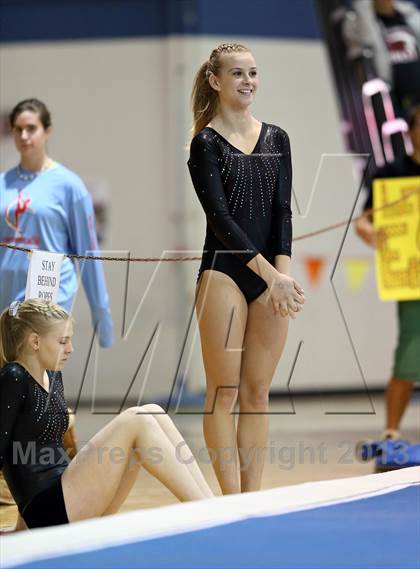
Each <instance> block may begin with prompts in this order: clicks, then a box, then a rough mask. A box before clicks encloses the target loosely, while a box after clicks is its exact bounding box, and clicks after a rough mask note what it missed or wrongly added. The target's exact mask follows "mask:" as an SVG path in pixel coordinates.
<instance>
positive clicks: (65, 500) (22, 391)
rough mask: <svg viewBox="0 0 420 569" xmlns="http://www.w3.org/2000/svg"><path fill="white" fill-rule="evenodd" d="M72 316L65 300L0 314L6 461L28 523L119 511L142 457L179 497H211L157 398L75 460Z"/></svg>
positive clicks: (1, 444)
mask: <svg viewBox="0 0 420 569" xmlns="http://www.w3.org/2000/svg"><path fill="white" fill-rule="evenodd" d="M72 336H73V322H72V319H71V317H70V316H69V315H68V313H67V312H66V311H65V310H63V309H62V308H60V307H59V306H57V305H55V304H52V303H50V302H46V301H41V300H26V301H24V302H22V303H19V302H14V303H12V304H11V305H10V307H9V308H7V309H6V310H5V311H4V312H3V313H2V315H1V319H0V468H2V469H3V472H4V476H5V478H6V480H7V483H8V485H9V487H10V490H11V492H12V494H13V497H14V499H15V500H16V503H17V505H18V508H19V512H20V514H21V516H22V518H23V519H24V521H25V523H26V525H27V527H28V528H36V527H44V526H52V525H59V524H65V523H69V522H74V521H78V520H84V519H88V518H94V517H97V516H104V515H108V514H113V513H115V512H117V511H118V510H119V508H120V507H121V505H122V504H123V502H124V500H125V499H126V498H127V495H128V493H129V492H130V490H131V488H132V486H133V484H134V482H135V480H136V477H137V474H138V472H139V469H140V468H141V466H143V467H144V468H145V469H146V470H147V471H148V472H149V473H150V474H152V475H153V476H155V477H156V478H157V479H158V480H160V481H161V482H162V483H163V484H164V486H166V487H167V488H168V489H169V490H170V491H171V492H172V493H173V494H174V495H175V496H176V497H177V498H178V499H179V500H181V501H188V500H199V499H202V498H207V497H210V496H212V492H211V490H210V488H209V486H208V484H207V482H206V480H205V478H204V476H203V475H202V473H201V471H200V469H199V467H198V465H197V463H196V462H195V460H194V458H193V456H192V453H191V451H190V450H189V449H188V447H187V445H186V444H185V441H184V440H183V438H182V436H181V435H180V433H179V432H178V430H177V429H176V427H175V425H174V424H173V423H172V421H171V419H170V418H169V417H168V415H167V414H166V413H165V412H164V411H163V410H162V409H161V408H160V407H159V406H157V405H144V406H142V407H132V408H130V409H127V410H126V411H124V412H123V413H121V414H120V415H119V416H117V417H116V418H114V419H113V420H112V421H111V422H110V423H109V424H108V425H106V426H105V427H104V428H103V429H102V430H100V431H99V432H98V433H97V434H96V435H95V436H94V437H93V438H92V439H91V440H90V441H89V442H88V443H87V444H86V445H85V446H84V447H83V448H82V449H81V450H80V451H79V452H78V453H77V455H76V456H75V457H74V458H73V460H71V461H70V459H69V457H68V455H67V454H66V451H65V448H64V446H63V435H64V433H65V431H66V429H67V426H68V422H69V417H68V411H67V404H66V401H65V398H64V391H63V383H62V376H61V370H62V369H63V367H64V365H65V362H66V360H67V359H68V358H69V356H70V355H71V353H72V352H73V346H72Z"/></svg>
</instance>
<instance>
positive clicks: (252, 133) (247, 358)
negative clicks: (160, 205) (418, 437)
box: [188, 44, 305, 494]
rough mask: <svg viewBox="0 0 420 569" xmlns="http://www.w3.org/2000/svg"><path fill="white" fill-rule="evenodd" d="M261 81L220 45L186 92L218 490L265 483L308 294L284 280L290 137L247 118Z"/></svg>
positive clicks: (248, 57) (208, 419) (208, 430)
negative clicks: (200, 214)
mask: <svg viewBox="0 0 420 569" xmlns="http://www.w3.org/2000/svg"><path fill="white" fill-rule="evenodd" d="M257 87H258V73H257V67H256V63H255V60H254V57H253V55H252V53H251V52H250V50H249V49H248V48H246V47H245V46H243V45H240V44H222V45H220V46H219V47H217V48H216V49H214V50H213V51H212V53H211V55H210V58H209V60H208V61H206V62H205V63H204V64H203V65H202V66H201V67H200V69H199V71H198V73H197V75H196V78H195V83H194V88H193V97H192V99H193V114H194V127H193V139H192V142H191V149H190V158H189V161H188V167H189V170H190V174H191V178H192V181H193V184H194V188H195V191H196V194H197V196H198V198H199V200H200V203H201V205H202V207H203V210H204V213H205V215H206V219H207V230H206V241H205V244H204V251H203V259H202V263H201V267H200V271H199V279H198V285H197V295H196V300H197V303H196V308H197V316H198V322H199V327H200V337H201V348H202V354H203V361H204V367H205V372H206V381H207V393H206V402H205V412H204V435H205V439H206V443H207V447H208V448H209V452H210V453H211V456H212V457H213V467H214V469H215V472H216V476H217V478H218V481H219V484H220V486H221V488H222V491H223V493H225V494H227V493H236V492H240V491H242V492H249V491H254V490H258V489H259V488H260V486H261V478H262V472H263V466H264V460H263V458H264V452H265V448H266V445H267V436H268V415H267V413H268V399H269V397H268V395H269V389H270V384H271V382H272V379H273V375H274V372H275V370H276V367H277V364H278V362H279V359H280V356H281V354H282V352H283V348H284V345H285V342H286V336H287V328H288V320H289V316H291V317H294V316H295V315H296V313H297V312H299V310H300V308H301V306H302V304H303V302H304V300H305V298H304V293H303V290H302V287H301V286H300V285H299V284H298V283H297V282H296V281H295V280H294V279H293V278H292V277H291V276H290V256H291V243H292V220H291V217H292V215H291V204H290V202H291V187H292V165H291V154H290V142H289V137H288V135H287V133H286V132H285V131H284V130H283V129H281V128H280V127H278V126H274V125H270V124H266V123H263V122H260V121H258V120H257V119H255V118H254V117H253V116H252V115H251V114H250V110H249V109H250V105H251V103H252V102H253V100H254V97H255V92H256V90H257ZM237 400H239V418H238V426H237V427H236V424H235V415H234V413H233V412H232V410H233V408H234V406H235V404H236V401H237ZM225 451H226V452H227V453H228V456H227V457H226V454H225Z"/></svg>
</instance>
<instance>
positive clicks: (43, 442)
mask: <svg viewBox="0 0 420 569" xmlns="http://www.w3.org/2000/svg"><path fill="white" fill-rule="evenodd" d="M48 375H49V379H50V388H49V392H47V391H46V390H45V389H44V388H43V387H42V386H41V385H40V384H39V383H38V382H37V381H36V380H35V379H34V378H33V377H32V376H31V375H30V374H29V372H28V371H26V370H25V369H24V368H23V367H22V366H21V365H20V364H18V363H15V362H13V363H10V364H7V365H5V366H4V367H3V368H2V369H1V370H0V469H2V470H3V473H4V477H5V479H6V482H7V484H8V486H9V488H10V491H11V492H12V495H13V497H14V499H15V500H16V503H17V505H18V508H19V511H20V512H21V514H23V515H24V512H25V508H26V507H27V506H28V505H29V504H30V502H31V501H32V500H33V499H34V498H35V497H36V496H37V495H38V494H40V493H41V492H43V491H44V490H46V489H47V488H49V487H50V486H51V485H53V484H55V483H56V481H57V480H58V479H59V478H60V477H61V475H62V474H63V472H64V470H65V469H66V468H67V466H68V464H69V462H70V461H69V458H68V456H67V453H66V450H65V447H64V444H63V437H64V433H65V432H66V430H67V427H68V412H67V405H66V402H65V399H64V390H63V382H62V378H61V373H60V372H56V373H53V372H48Z"/></svg>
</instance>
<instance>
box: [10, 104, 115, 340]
mask: <svg viewBox="0 0 420 569" xmlns="http://www.w3.org/2000/svg"><path fill="white" fill-rule="evenodd" d="M10 127H11V129H12V133H13V136H14V141H15V144H16V148H17V150H18V152H19V154H20V162H19V164H18V165H17V166H16V167H15V168H12V169H11V170H9V171H7V172H4V173H3V174H1V175H0V242H1V243H7V244H11V245H18V246H21V247H25V248H29V249H41V250H44V251H51V252H58V253H73V254H78V255H85V254H87V253H92V252H93V253H94V254H97V251H98V242H97V237H96V230H95V216H94V212H93V206H92V199H91V196H90V194H89V193H88V191H87V190H86V187H85V186H84V184H83V182H82V180H81V179H80V178H79V177H78V176H77V175H76V174H75V173H73V172H72V171H70V170H68V169H67V168H66V167H65V166H63V165H62V164H59V163H57V162H55V161H54V160H52V159H51V158H50V157H49V156H48V154H47V141H48V138H49V136H50V133H51V116H50V113H49V111H48V109H47V107H46V106H45V104H44V103H42V102H41V101H39V100H37V99H26V100H24V101H22V102H20V103H18V104H17V105H16V106H15V108H14V109H13V111H12V112H11V114H10ZM28 264H29V259H28V255H27V254H25V253H22V252H20V251H15V250H11V249H7V248H5V247H0V311H1V310H3V309H4V308H5V307H6V306H8V305H9V304H10V302H11V301H13V300H23V299H24V297H25V288H26V277H27V272H28ZM79 269H80V271H81V278H82V282H83V286H84V289H85V291H86V295H87V298H88V301H89V305H90V309H91V313H92V321H93V325H94V326H95V327H96V328H97V332H98V335H99V342H100V345H101V346H102V347H109V346H111V345H112V342H113V325H112V318H111V313H110V309H109V299H108V292H107V289H106V284H105V277H104V272H103V267H102V264H101V263H100V262H98V261H82V262H80V263H79ZM77 286H78V275H77V269H76V265H75V262H74V261H73V260H71V259H69V258H68V257H66V258H65V259H64V261H63V265H62V270H61V282H60V291H59V296H58V304H60V305H61V306H62V307H63V308H65V309H66V310H67V311H70V310H71V308H72V304H73V300H74V296H75V294H76V291H77Z"/></svg>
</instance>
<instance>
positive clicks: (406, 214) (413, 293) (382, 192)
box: [373, 177, 420, 300]
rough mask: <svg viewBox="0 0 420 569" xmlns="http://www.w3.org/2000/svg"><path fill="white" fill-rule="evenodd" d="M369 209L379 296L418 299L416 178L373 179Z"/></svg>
mask: <svg viewBox="0 0 420 569" xmlns="http://www.w3.org/2000/svg"><path fill="white" fill-rule="evenodd" d="M373 208H374V209H375V210H376V209H378V208H381V209H380V210H379V211H375V212H374V214H373V222H374V225H375V228H376V229H377V230H378V231H379V232H380V233H379V237H378V246H377V248H376V255H375V257H376V279H377V283H378V292H379V297H380V298H381V300H415V299H420V177H407V178H386V179H378V180H375V181H374V183H373Z"/></svg>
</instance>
